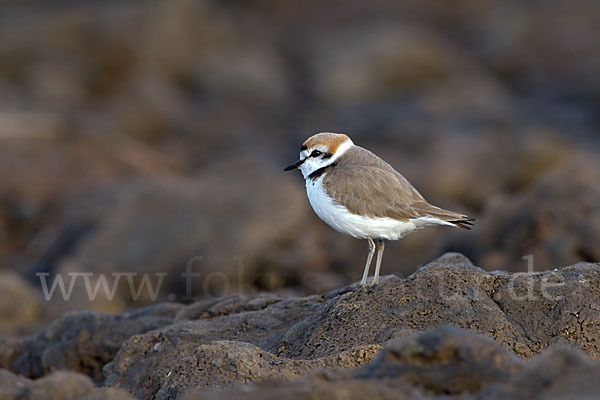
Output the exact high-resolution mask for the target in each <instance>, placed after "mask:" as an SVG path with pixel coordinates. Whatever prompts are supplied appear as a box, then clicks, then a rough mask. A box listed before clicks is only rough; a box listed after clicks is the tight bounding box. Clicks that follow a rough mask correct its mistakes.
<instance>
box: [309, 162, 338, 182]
mask: <svg viewBox="0 0 600 400" xmlns="http://www.w3.org/2000/svg"><path fill="white" fill-rule="evenodd" d="M336 165H337V161H334V162H332V163H331V164H327V165H326V166H324V167H321V168H319V169H317V170H314V171H313V172H311V173H310V175H308V179H317V178H318V177H320V176H321V175H323V174H324V173H325V172H326V171H327V170H328V169H329V168H333V167H335V166H336Z"/></svg>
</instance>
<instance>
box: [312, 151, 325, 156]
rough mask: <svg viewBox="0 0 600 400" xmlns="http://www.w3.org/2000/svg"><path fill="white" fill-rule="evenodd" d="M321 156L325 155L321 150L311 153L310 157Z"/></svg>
mask: <svg viewBox="0 0 600 400" xmlns="http://www.w3.org/2000/svg"><path fill="white" fill-rule="evenodd" d="M321 154H323V153H321V152H320V151H319V150H313V151H312V153H310V156H311V157H319V156H320V155H321Z"/></svg>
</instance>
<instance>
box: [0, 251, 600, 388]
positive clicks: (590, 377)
mask: <svg viewBox="0 0 600 400" xmlns="http://www.w3.org/2000/svg"><path fill="white" fill-rule="evenodd" d="M599 283H600V265H599V264H592V263H580V264H576V265H573V266H569V267H563V268H559V269H555V270H552V271H547V272H538V273H529V274H526V273H516V274H511V273H508V272H491V273H490V272H486V271H484V270H482V269H480V268H478V267H476V266H474V265H473V264H472V263H471V262H470V261H469V260H468V259H467V258H465V257H464V256H462V255H460V254H457V253H449V254H446V255H444V256H443V257H441V258H439V259H437V260H435V261H433V262H431V263H429V264H427V265H425V266H423V267H421V268H420V269H419V270H418V271H416V272H415V273H414V274H412V275H410V276H409V277H407V278H405V279H402V278H399V277H397V276H394V275H389V276H385V277H384V278H383V279H382V282H381V284H380V286H379V287H378V288H377V290H375V291H373V292H369V291H364V290H355V289H354V288H353V287H345V288H342V289H338V290H336V291H332V292H328V293H325V294H321V295H312V296H308V297H287V298H286V297H281V296H278V295H274V294H257V295H242V294H240V295H234V296H230V297H226V298H220V299H214V300H209V301H203V302H197V303H193V304H190V305H183V304H177V303H163V304H156V305H153V306H150V307H147V308H144V309H140V310H136V311H132V312H129V313H125V314H120V315H107V314H100V313H94V312H74V313H69V314H66V315H65V316H63V317H62V318H60V319H58V320H56V321H55V322H53V323H52V324H51V325H50V326H48V327H47V328H45V329H43V330H42V331H41V332H40V333H38V334H37V335H32V336H28V337H21V338H18V337H5V338H4V339H2V342H1V343H0V366H1V367H2V368H4V369H3V370H2V373H1V375H0V377H1V378H0V379H1V380H2V381H1V382H2V385H0V387H1V389H0V390H1V392H0V395H1V396H2V397H1V398H3V399H4V398H6V399H21V398H32V399H33V398H36V399H45V398H79V396H83V398H90V399H92V398H93V399H102V398H107V399H108V398H114V397H115V396H120V397H123V398H130V397H129V396H133V397H136V398H140V399H175V398H190V399H191V398H211V399H221V398H257V399H258V398H281V397H284V396H285V397H286V398H287V397H291V398H364V397H365V396H369V397H370V398H436V397H444V398H450V397H453V398H454V397H455V398H461V399H475V398H499V399H500V398H507V397H512V398H514V397H520V398H523V397H527V398H540V399H549V398H565V397H569V396H573V395H578V396H582V395H591V394H593V393H597V392H598V390H600V386H598V382H600V381H599V380H598V379H597V378H598V377H599V374H600V363H599V362H598V361H597V358H598V357H599V356H600V285H599ZM15 374H18V375H15ZM40 393H43V394H40Z"/></svg>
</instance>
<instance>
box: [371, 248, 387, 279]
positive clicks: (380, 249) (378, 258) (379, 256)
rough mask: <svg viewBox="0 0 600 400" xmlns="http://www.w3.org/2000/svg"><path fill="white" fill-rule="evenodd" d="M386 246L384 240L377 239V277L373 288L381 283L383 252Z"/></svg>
mask: <svg viewBox="0 0 600 400" xmlns="http://www.w3.org/2000/svg"><path fill="white" fill-rule="evenodd" d="M384 248H385V244H384V243H383V239H377V262H376V263H375V276H374V277H373V283H372V285H371V286H373V287H375V286H377V284H378V283H379V268H381V259H382V258H383V250H384Z"/></svg>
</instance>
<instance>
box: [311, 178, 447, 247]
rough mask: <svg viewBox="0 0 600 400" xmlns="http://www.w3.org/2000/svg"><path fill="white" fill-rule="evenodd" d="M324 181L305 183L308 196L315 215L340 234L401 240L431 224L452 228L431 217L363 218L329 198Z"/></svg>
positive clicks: (360, 237) (320, 179) (361, 237)
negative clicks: (404, 218) (400, 219)
mask: <svg viewBox="0 0 600 400" xmlns="http://www.w3.org/2000/svg"><path fill="white" fill-rule="evenodd" d="M323 178H324V176H321V177H320V178H318V179H316V180H311V179H307V180H306V193H307V194H308V200H309V201H310V205H311V206H312V208H313V210H315V213H317V215H318V216H319V218H321V219H322V220H323V221H325V222H326V223H327V224H328V225H329V226H331V227H332V228H333V229H335V230H337V231H338V232H341V233H345V234H347V235H350V236H353V237H355V238H358V239H366V238H368V237H370V238H371V239H387V240H398V239H400V238H402V237H403V236H405V235H407V234H409V233H411V232H414V231H416V230H419V229H421V228H424V227H426V226H431V225H451V224H449V223H447V222H445V221H442V220H440V219H437V218H432V217H422V218H416V219H412V220H410V221H398V220H396V219H393V218H378V217H377V218H374V217H363V216H361V215H356V214H352V213H351V212H349V211H348V209H346V207H343V206H341V205H338V204H336V203H335V201H334V200H333V199H332V198H331V197H329V196H328V195H327V192H326V191H325V188H324V187H323Z"/></svg>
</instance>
